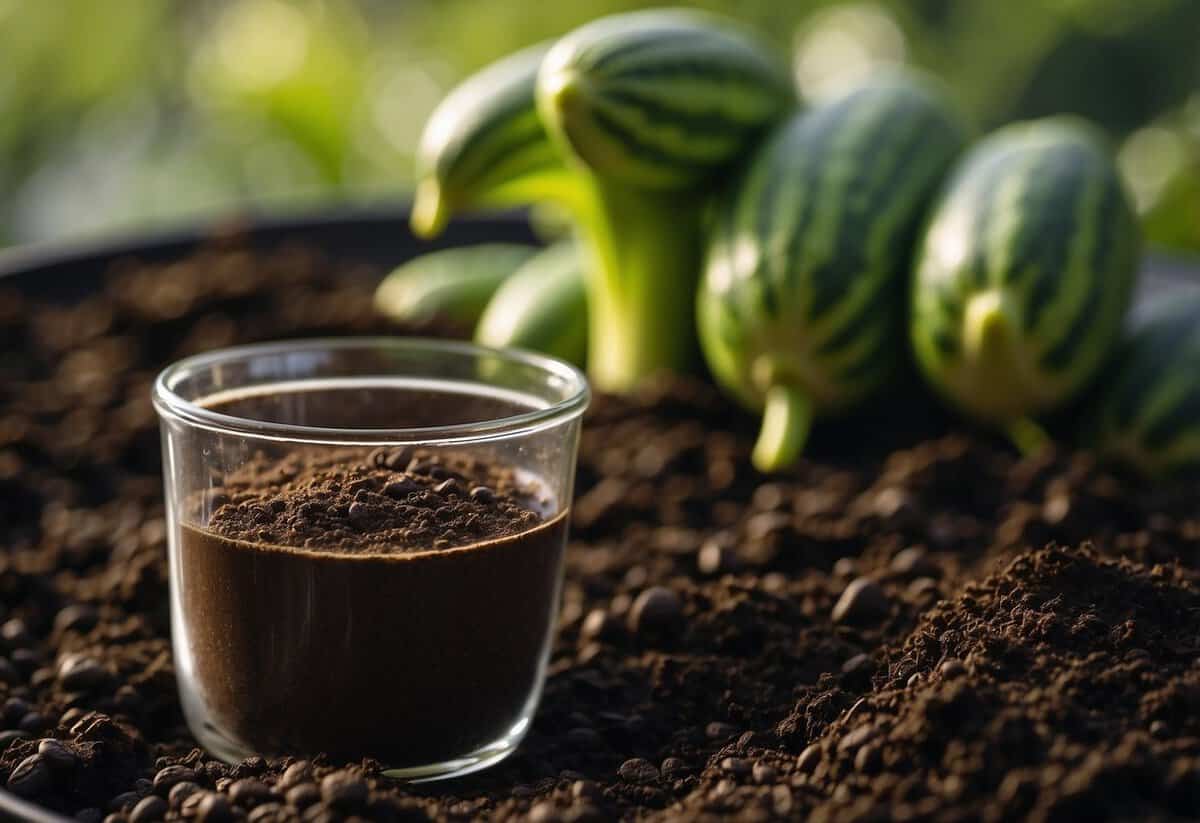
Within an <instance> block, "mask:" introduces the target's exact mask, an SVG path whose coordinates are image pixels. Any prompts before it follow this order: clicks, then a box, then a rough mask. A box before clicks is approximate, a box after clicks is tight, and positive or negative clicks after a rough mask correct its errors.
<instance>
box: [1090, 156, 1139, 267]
mask: <svg viewBox="0 0 1200 823" xmlns="http://www.w3.org/2000/svg"><path fill="white" fill-rule="evenodd" d="M1103 185H1104V192H1103V193H1102V194H1101V196H1100V204H1099V206H1098V207H1097V209H1096V214H1095V216H1094V219H1095V221H1096V245H1095V247H1094V248H1093V249H1092V253H1091V255H1090V256H1089V257H1088V270H1089V271H1092V272H1096V273H1097V274H1099V273H1100V272H1111V271H1113V268H1114V266H1113V264H1114V262H1116V261H1114V260H1113V259H1112V255H1113V253H1114V251H1115V250H1116V240H1117V239H1118V238H1117V236H1116V235H1117V233H1118V232H1120V233H1121V236H1122V237H1124V236H1125V235H1126V234H1127V231H1128V230H1127V229H1126V228H1125V227H1124V226H1123V225H1121V224H1122V223H1124V222H1125V221H1126V220H1128V218H1129V215H1128V214H1127V213H1125V214H1123V212H1125V208H1124V206H1125V203H1124V200H1125V193H1124V192H1123V191H1122V190H1121V184H1120V183H1119V182H1118V180H1117V178H1116V176H1115V175H1113V174H1112V173H1111V172H1108V171H1107V170H1106V173H1105V175H1104V184H1103Z"/></svg>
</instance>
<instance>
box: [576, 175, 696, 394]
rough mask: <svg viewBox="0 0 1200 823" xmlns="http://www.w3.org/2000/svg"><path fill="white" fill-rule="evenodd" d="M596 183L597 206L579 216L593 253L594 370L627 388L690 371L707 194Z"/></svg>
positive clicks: (603, 382) (609, 386)
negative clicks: (655, 376) (658, 376)
mask: <svg viewBox="0 0 1200 823" xmlns="http://www.w3.org/2000/svg"><path fill="white" fill-rule="evenodd" d="M593 183H594V192H595V197H594V199H593V209H592V212H591V214H589V215H586V216H585V217H583V218H582V219H580V228H581V234H582V238H583V241H584V243H585V246H586V248H587V251H588V253H589V254H590V260H589V263H590V265H589V266H588V269H589V270H588V323H589V325H588V369H587V370H588V375H589V377H590V378H591V379H592V381H593V383H594V384H595V386H596V388H598V389H600V390H602V391H611V392H626V391H629V390H631V389H633V388H634V387H635V386H637V384H638V383H640V382H641V381H642V380H644V379H645V378H647V377H649V376H651V375H653V374H655V373H658V372H663V371H673V372H686V371H691V370H692V369H693V368H694V366H695V363H696V359H697V356H698V352H699V349H698V345H697V342H696V329H695V323H694V318H693V314H692V305H693V300H694V295H695V289H696V281H697V279H698V277H699V272H700V255H701V232H700V226H701V212H702V209H703V207H704V198H703V197H702V196H701V195H698V194H697V193H696V192H687V193H680V192H656V191H648V190H643V189H638V188H633V187H630V186H626V185H622V184H617V183H614V182H612V181H608V180H601V179H599V178H593Z"/></svg>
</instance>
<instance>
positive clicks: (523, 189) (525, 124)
mask: <svg viewBox="0 0 1200 823" xmlns="http://www.w3.org/2000/svg"><path fill="white" fill-rule="evenodd" d="M549 49H550V45H549V44H548V43H547V44H540V45H537V46H531V47H529V48H527V49H524V50H523V51H519V52H517V53H516V54H512V55H509V56H508V57H505V58H503V59H502V60H499V61H497V62H496V63H493V64H492V65H490V66H488V67H486V68H485V69H483V70H482V71H480V72H478V73H476V74H474V75H472V76H471V77H469V78H467V79H466V80H465V81H463V82H462V83H461V84H460V85H459V86H458V87H457V88H455V89H454V90H453V91H451V92H450V94H448V95H447V96H446V98H445V99H444V100H443V101H442V102H441V104H440V105H438V107H437V109H436V110H435V111H434V113H433V114H432V115H431V116H430V118H429V122H428V123H427V124H426V126H425V131H424V133H423V134H422V136H421V143H420V146H419V148H418V152H417V191H416V199H415V202H414V204H413V212H412V226H413V230H414V231H415V232H416V233H417V234H418V235H420V236H422V237H433V236H435V235H437V234H439V233H441V231H442V230H443V229H444V228H445V226H446V223H447V221H449V219H450V217H451V216H452V215H454V214H456V213H458V212H460V211H463V210H465V209H469V208H478V207H481V206H513V205H525V204H528V203H532V202H537V201H539V200H559V201H563V200H573V199H574V198H576V197H577V196H578V195H577V193H576V189H577V188H578V186H579V181H578V180H577V178H576V175H574V174H573V173H572V172H571V171H569V170H568V169H567V167H566V164H565V163H564V162H563V158H562V155H561V154H560V152H559V150H558V148H557V147H556V146H555V145H554V143H553V142H552V141H551V139H550V136H549V135H548V134H547V132H546V129H545V127H544V126H543V125H542V121H541V119H540V117H539V116H538V111H537V103H536V100H535V92H536V87H537V75H538V69H539V67H540V66H541V64H542V59H543V58H544V57H545V55H546V52H547V51H549Z"/></svg>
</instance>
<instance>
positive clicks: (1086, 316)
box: [1041, 283, 1104, 371]
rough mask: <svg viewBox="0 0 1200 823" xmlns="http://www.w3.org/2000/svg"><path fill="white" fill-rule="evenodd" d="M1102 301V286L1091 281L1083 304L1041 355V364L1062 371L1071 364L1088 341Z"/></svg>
mask: <svg viewBox="0 0 1200 823" xmlns="http://www.w3.org/2000/svg"><path fill="white" fill-rule="evenodd" d="M1103 302H1104V286H1103V285H1102V284H1097V283H1093V284H1091V287H1090V288H1089V289H1088V293H1087V297H1086V298H1084V301H1083V305H1082V306H1080V307H1079V310H1078V311H1077V312H1076V313H1075V316H1074V317H1073V318H1072V319H1071V324H1070V326H1068V327H1067V333H1066V334H1064V335H1063V336H1062V338H1060V339H1059V340H1058V342H1057V343H1055V344H1054V345H1053V346H1052V347H1051V348H1050V349H1049V351H1047V352H1046V353H1045V354H1043V355H1042V357H1041V362H1042V365H1044V366H1046V367H1047V368H1049V369H1051V370H1053V371H1062V370H1064V369H1066V368H1067V367H1068V366H1070V365H1071V361H1072V360H1073V359H1074V356H1075V355H1076V354H1077V353H1078V349H1079V348H1080V347H1081V346H1083V345H1084V344H1085V343H1087V342H1088V340H1087V339H1088V336H1089V332H1091V331H1092V330H1093V329H1095V328H1096V327H1097V323H1098V321H1099V319H1100V318H1099V317H1098V313H1099V311H1100V308H1101V304H1102V303H1103Z"/></svg>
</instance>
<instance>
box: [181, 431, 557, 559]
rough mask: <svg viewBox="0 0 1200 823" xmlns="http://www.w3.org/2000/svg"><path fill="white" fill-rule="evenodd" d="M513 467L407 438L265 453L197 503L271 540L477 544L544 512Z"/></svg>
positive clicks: (341, 547)
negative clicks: (380, 444)
mask: <svg viewBox="0 0 1200 823" xmlns="http://www.w3.org/2000/svg"><path fill="white" fill-rule="evenodd" d="M518 487H519V484H518V482H517V480H516V477H515V476H514V474H513V472H512V470H511V469H509V468H507V467H503V466H494V465H490V464H486V463H483V462H481V461H479V460H476V459H473V458H470V457H467V456H460V455H455V454H443V453H435V452H431V451H428V450H425V449H412V448H398V449H393V450H388V449H377V450H375V451H372V452H370V453H366V452H363V451H357V452H355V451H347V452H328V451H322V450H307V451H306V450H297V451H294V452H292V453H291V454H289V455H287V456H285V457H283V458H280V459H274V458H271V457H267V456H265V455H260V456H258V457H257V458H255V459H253V460H251V461H250V462H249V463H247V464H246V465H245V466H244V467H242V468H241V469H240V470H239V471H238V472H237V473H236V474H234V475H233V476H230V477H226V478H225V479H224V481H223V483H222V485H220V486H218V487H215V488H213V489H212V490H211V491H210V492H208V493H206V494H205V495H204V499H203V500H199V501H196V502H197V504H198V505H200V506H203V507H205V509H207V510H211V511H212V515H211V518H210V519H209V521H208V523H207V526H206V528H207V530H208V531H211V532H213V533H214V534H217V535H220V536H221V537H225V538H228V539H230V540H236V541H241V542H247V543H259V544H264V545H269V546H288V547H292V548H310V549H317V550H324V551H336V552H337V553H339V554H345V553H364V552H366V553H370V554H374V555H378V554H403V553H409V552H417V551H428V550H430V549H448V548H453V547H458V546H469V545H471V544H473V543H478V542H480V541H482V540H490V539H494V538H498V537H506V536H508V535H514V534H518V533H520V532H522V531H526V530H528V529H530V528H532V527H533V526H536V525H537V524H538V523H540V522H541V520H542V517H541V515H540V514H539V513H538V512H537V511H535V510H534V509H533V508H531V507H530V506H529V505H527V501H528V500H529V498H530V497H531V496H532V495H531V493H530V492H529V491H526V490H521V489H519V488H518Z"/></svg>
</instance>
